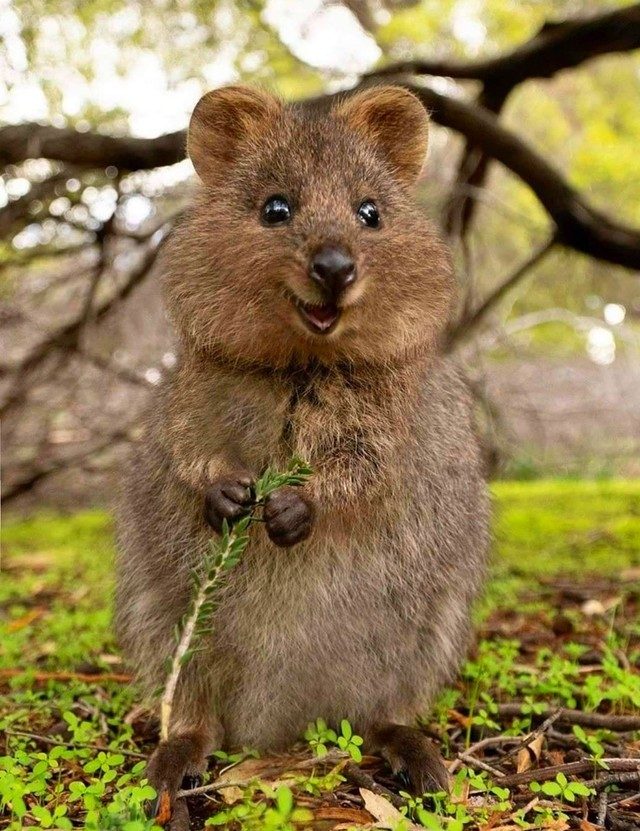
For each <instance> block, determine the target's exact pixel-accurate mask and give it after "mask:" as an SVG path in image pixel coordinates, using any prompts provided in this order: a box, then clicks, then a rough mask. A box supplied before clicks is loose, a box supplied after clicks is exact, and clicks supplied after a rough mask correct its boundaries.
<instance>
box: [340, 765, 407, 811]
mask: <svg viewBox="0 0 640 831" xmlns="http://www.w3.org/2000/svg"><path fill="white" fill-rule="evenodd" d="M342 773H344V775H345V777H346V778H347V781H349V782H351V784H352V785H356V786H357V787H358V788H366V789H367V790H369V791H373V793H375V794H377V795H378V796H384V797H386V798H387V799H388V800H389V802H390V803H391V804H392V805H393V807H394V808H403V807H404V806H405V805H406V802H405V801H404V799H403V798H402V797H401V796H398V794H395V793H393V791H390V790H389V789H388V788H385V787H384V785H379V784H378V783H377V782H376V780H375V779H374V778H373V776H369V774H368V773H365V772H364V771H363V770H362V768H361V767H359V766H358V765H356V763H355V762H347V764H346V765H345V766H344V767H343V769H342Z"/></svg>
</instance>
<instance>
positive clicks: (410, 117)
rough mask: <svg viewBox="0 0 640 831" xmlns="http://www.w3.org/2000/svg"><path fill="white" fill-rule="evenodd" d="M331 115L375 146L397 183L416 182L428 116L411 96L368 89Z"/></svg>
mask: <svg viewBox="0 0 640 831" xmlns="http://www.w3.org/2000/svg"><path fill="white" fill-rule="evenodd" d="M333 112H334V115H335V116H336V117H337V118H340V119H342V120H344V121H346V122H347V123H348V125H349V126H350V127H351V128H352V129H353V130H355V131H356V132H358V133H361V134H363V135H365V136H366V137H367V138H368V139H369V140H370V141H371V142H373V143H374V144H375V145H377V147H378V148H379V149H380V150H381V151H382V153H383V154H384V155H385V156H386V158H387V160H388V162H389V164H390V165H391V166H392V168H393V170H394V172H395V175H396V176H397V178H398V179H400V181H402V182H403V183H405V184H408V185H412V184H413V183H414V182H415V181H416V179H417V178H418V176H419V175H420V171H421V170H422V168H423V165H424V161H425V156H426V154H427V147H428V142H429V116H428V115H427V112H426V110H425V108H424V107H423V106H422V104H421V103H420V101H419V100H418V99H417V98H416V96H415V95H413V93H411V92H408V91H407V90H406V89H402V87H392V86H379V87H372V88H371V89H367V90H364V91H363V92H359V93H357V94H356V95H353V96H350V97H349V98H347V99H346V100H345V101H343V102H342V103H340V104H338V106H337V107H336V108H335V109H334V111H333Z"/></svg>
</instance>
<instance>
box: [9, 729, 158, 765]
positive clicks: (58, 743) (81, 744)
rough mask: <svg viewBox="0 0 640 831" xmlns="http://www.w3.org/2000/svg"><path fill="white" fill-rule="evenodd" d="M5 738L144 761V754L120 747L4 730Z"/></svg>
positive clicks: (22, 731)
mask: <svg viewBox="0 0 640 831" xmlns="http://www.w3.org/2000/svg"><path fill="white" fill-rule="evenodd" d="M5 732H6V734H7V736H22V737H23V738H25V739H35V740H36V741H38V742H43V744H51V745H55V746H56V747H69V748H71V749H75V748H86V749H87V750H100V751H103V752H104V753H121V754H122V755H123V756H131V758H132V759H146V758H147V757H146V756H145V755H144V753H136V752H135V751H134V750H124V749H123V748H120V747H117V748H115V747H103V746H102V745H99V744H86V743H84V742H63V741H59V740H58V739H51V738H49V736H40V735H38V734H37V733H26V732H25V731H24V730H8V729H7V730H5Z"/></svg>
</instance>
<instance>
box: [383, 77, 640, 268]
mask: <svg viewBox="0 0 640 831" xmlns="http://www.w3.org/2000/svg"><path fill="white" fill-rule="evenodd" d="M394 80H395V81H396V82H398V83H401V82H402V79H394ZM405 80H406V79H405ZM403 86H405V87H406V88H407V89H410V90H411V91H412V92H413V93H415V94H416V95H417V96H418V98H420V100H421V101H422V103H423V104H424V106H425V107H426V108H427V109H428V110H429V111H430V112H431V118H432V119H433V120H434V121H435V122H437V123H438V124H441V125H442V126H443V127H449V128H450V129H452V130H456V131H457V132H459V133H462V135H464V136H466V138H467V139H468V140H469V141H471V142H473V144H475V145H477V146H478V147H479V148H480V149H481V150H483V151H484V152H485V153H487V155H489V156H491V157H493V158H494V159H496V160H497V161H499V162H501V163H502V164H503V165H504V166H505V167H506V168H507V169H508V170H510V171H511V172H512V173H515V175H516V176H518V178H520V179H521V180H522V181H523V182H524V183H525V184H526V185H528V186H529V187H530V188H531V190H532V191H533V192H534V194H535V195H536V197H537V198H538V200H539V201H540V202H541V203H542V206H543V207H544V208H545V210H546V211H547V213H548V214H549V216H550V217H551V219H552V220H553V221H554V223H555V225H556V228H557V236H558V242H560V243H561V244H562V245H564V246H566V247H568V248H573V249H575V250H576V251H579V252H581V253H583V254H588V255H589V256H591V257H595V258H596V259H600V260H604V261H605V262H609V263H614V264H616V265H622V266H625V267H627V268H632V269H639V268H640V231H637V230H635V229H633V228H629V227H628V226H624V225H622V224H618V223H616V222H614V221H612V220H611V219H609V218H608V217H607V216H606V215H605V214H604V213H602V212H600V211H598V210H596V209H595V208H592V207H591V206H590V205H588V204H587V203H586V202H585V201H584V199H583V197H582V196H580V194H579V193H578V192H577V191H575V190H574V189H573V188H572V187H571V185H569V183H568V182H567V181H566V180H565V179H564V178H563V177H562V175H561V174H560V173H559V172H558V171H557V170H556V169H555V168H554V167H552V165H550V164H549V163H548V162H547V161H546V159H544V158H543V157H542V156H541V155H540V154H539V153H537V152H536V151H535V150H533V149H532V148H531V147H530V146H529V145H528V144H527V143H526V142H525V141H524V140H523V139H521V138H519V137H518V136H516V135H515V134H514V133H511V132H510V131H509V130H507V129H506V128H504V127H502V126H501V125H500V124H499V123H498V120H497V119H496V117H495V116H493V115H492V114H491V113H490V112H488V111H487V110H485V109H483V108H482V107H478V106H474V105H473V104H467V103H465V102H463V101H460V100H457V99H454V98H449V97H447V96H445V95H440V93H437V92H435V90H432V89H429V88H428V87H425V86H418V85H416V84H410V83H406V82H405V83H403Z"/></svg>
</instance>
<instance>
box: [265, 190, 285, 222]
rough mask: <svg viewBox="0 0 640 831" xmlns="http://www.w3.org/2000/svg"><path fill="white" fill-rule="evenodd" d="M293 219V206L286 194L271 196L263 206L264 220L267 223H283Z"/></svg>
mask: <svg viewBox="0 0 640 831" xmlns="http://www.w3.org/2000/svg"><path fill="white" fill-rule="evenodd" d="M290 219H291V206H290V205H289V203H288V202H287V200H286V199H285V198H284V196H270V197H269V198H268V199H267V201H266V202H265V203H264V206H263V208H262V221H263V222H264V223H265V224H266V225H282V224H283V223H284V222H288V221H289V220H290Z"/></svg>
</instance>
